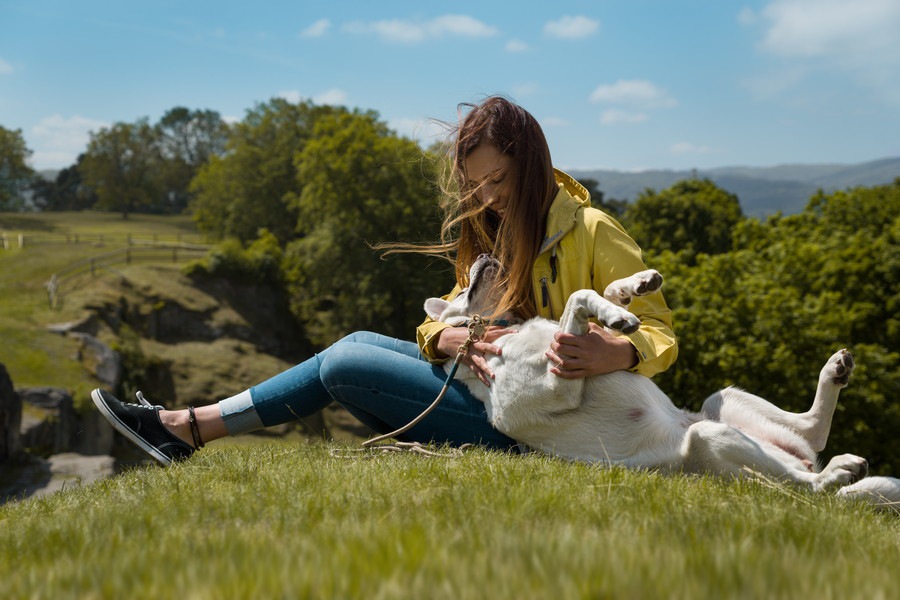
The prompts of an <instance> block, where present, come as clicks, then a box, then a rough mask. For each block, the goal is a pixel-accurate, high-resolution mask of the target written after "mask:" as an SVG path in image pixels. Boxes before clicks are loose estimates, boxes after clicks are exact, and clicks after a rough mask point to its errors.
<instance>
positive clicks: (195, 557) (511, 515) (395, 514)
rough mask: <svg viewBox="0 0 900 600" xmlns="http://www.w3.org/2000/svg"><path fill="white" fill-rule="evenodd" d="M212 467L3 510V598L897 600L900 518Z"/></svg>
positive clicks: (643, 487) (805, 499) (646, 484)
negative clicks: (790, 599)
mask: <svg viewBox="0 0 900 600" xmlns="http://www.w3.org/2000/svg"><path fill="white" fill-rule="evenodd" d="M331 447H332V446H329V445H327V444H312V445H303V444H298V443H296V442H294V443H287V442H268V443H259V444H253V445H228V446H218V447H215V445H214V446H213V447H212V448H208V449H207V450H205V451H204V452H202V453H201V454H198V455H197V456H195V457H194V458H192V459H191V460H190V461H188V462H187V463H183V464H179V465H176V466H174V467H172V468H162V467H157V466H148V467H139V468H135V469H133V470H131V471H129V472H127V473H125V474H123V475H120V476H117V477H114V478H111V479H108V480H104V481H101V482H98V483H96V484H94V485H91V486H86V487H79V488H72V489H68V490H65V491H63V492H61V493H58V494H56V495H54V496H51V497H48V498H45V499H38V500H25V501H21V502H16V503H10V504H7V505H5V506H3V507H0V597H3V598H53V599H58V598H175V597H179V598H692V599H695V598H816V599H817V600H820V599H828V598H835V599H846V598H896V597H897V593H898V590H897V585H898V579H897V574H898V565H900V518H898V517H897V516H896V515H893V514H888V513H882V514H879V513H875V512H874V511H872V510H871V509H869V508H868V507H865V506H862V505H859V504H852V503H845V502H842V501H840V500H838V499H837V498H835V497H832V496H813V495H812V494H808V493H801V492H797V491H795V490H789V489H785V488H781V487H778V486H773V485H770V484H765V483H759V482H754V481H724V480H719V479H713V478H699V477H686V476H663V475H659V474H654V473H641V472H633V471H626V470H624V469H604V468H600V467H593V466H587V465H582V464H572V463H567V462H564V461H560V460H556V459H551V458H547V457H543V456H538V455H527V456H524V457H522V456H511V455H506V454H501V453H492V452H487V451H482V450H474V451H471V452H469V453H467V454H465V455H464V456H462V457H458V458H426V457H422V456H416V455H387V456H377V457H372V458H368V459H366V458H357V459H347V458H341V457H335V456H332V455H331V454H330V453H329V448H331Z"/></svg>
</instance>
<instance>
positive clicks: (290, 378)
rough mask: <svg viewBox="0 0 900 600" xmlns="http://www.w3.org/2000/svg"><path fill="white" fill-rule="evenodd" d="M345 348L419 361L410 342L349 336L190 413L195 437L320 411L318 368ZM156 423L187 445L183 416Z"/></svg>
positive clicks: (327, 399)
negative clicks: (353, 346)
mask: <svg viewBox="0 0 900 600" xmlns="http://www.w3.org/2000/svg"><path fill="white" fill-rule="evenodd" d="M344 344H356V345H361V346H365V347H367V348H370V349H375V348H377V349H378V350H380V351H382V352H383V353H384V356H392V355H397V356H403V357H406V358H409V359H410V360H417V361H418V360H420V356H421V355H420V354H419V350H418V347H417V346H416V345H415V344H414V343H412V342H405V341H402V340H398V339H395V338H391V337H387V336H384V335H380V334H377V333H371V332H367V331H361V332H357V333H353V334H350V335H348V336H346V337H344V338H343V339H341V340H339V341H338V342H336V343H335V344H334V345H332V346H330V347H329V348H327V349H325V350H323V351H322V352H320V353H318V354H316V355H314V356H312V357H310V358H309V359H307V360H305V361H304V362H302V363H300V364H298V365H296V366H294V367H292V368H290V369H287V370H286V371H283V372H281V373H279V374H278V375H275V376H273V377H272V378H270V379H268V380H266V381H264V382H262V383H260V384H258V385H256V386H253V387H251V388H249V389H247V390H244V391H243V392H241V393H240V394H237V395H236V396H232V397H231V398H227V399H225V400H222V401H221V402H218V403H216V404H211V405H208V406H202V407H200V408H197V409H195V414H196V419H197V425H198V427H199V431H200V437H201V438H202V439H203V441H204V442H208V441H211V440H215V439H218V438H220V437H224V436H226V435H237V434H240V433H246V432H249V431H254V430H256V429H261V428H263V427H271V426H273V425H278V424H281V423H287V422H290V421H296V420H298V419H303V418H305V417H308V416H310V415H312V414H314V413H316V412H317V411H319V410H321V409H323V408H325V407H326V406H328V405H329V404H330V403H331V402H332V400H333V398H332V396H331V394H330V393H329V391H328V390H327V389H326V388H325V386H324V385H323V384H322V381H321V378H320V368H321V364H322V362H323V361H324V360H326V359H327V357H328V356H330V355H331V354H332V353H333V352H334V351H335V349H337V348H340V347H342V346H343V345H344ZM420 362H421V361H420ZM423 364H425V365H427V364H428V363H423ZM363 371H365V368H364V367H363ZM363 377H365V375H363ZM426 406H427V405H426ZM160 419H161V420H162V422H163V424H165V425H166V427H167V428H168V429H169V430H170V431H171V432H172V433H173V434H175V435H176V436H178V437H179V438H181V439H182V440H184V441H185V442H188V443H191V441H192V440H191V430H190V424H189V421H188V412H187V411H186V410H178V411H162V412H161V413H160Z"/></svg>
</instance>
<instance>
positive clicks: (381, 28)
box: [342, 15, 498, 44]
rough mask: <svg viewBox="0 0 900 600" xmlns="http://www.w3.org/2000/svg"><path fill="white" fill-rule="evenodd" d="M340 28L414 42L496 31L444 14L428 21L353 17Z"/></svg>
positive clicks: (388, 38)
mask: <svg viewBox="0 0 900 600" xmlns="http://www.w3.org/2000/svg"><path fill="white" fill-rule="evenodd" d="M342 29H343V30H344V31H346V32H348V33H354V34H373V35H375V36H377V37H379V38H381V39H382V40H384V41H387V42H393V43H400V44H417V43H420V42H423V41H425V40H428V39H432V38H442V37H446V36H459V37H469V38H477V37H490V36H493V35H496V34H497V33H498V31H497V29H496V28H495V27H492V26H490V25H487V24H486V23H483V22H482V21H479V20H478V19H474V18H472V17H469V16H467V15H443V16H440V17H436V18H434V19H431V20H430V21H410V20H404V19H391V20H382V21H371V22H363V21H354V22H352V23H347V24H345V25H344V26H343V28H342Z"/></svg>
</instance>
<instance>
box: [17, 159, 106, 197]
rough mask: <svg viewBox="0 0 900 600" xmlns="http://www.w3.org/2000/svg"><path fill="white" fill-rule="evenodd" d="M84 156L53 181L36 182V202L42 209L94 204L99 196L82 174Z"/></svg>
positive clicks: (42, 180) (58, 174)
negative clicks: (86, 182) (90, 187)
mask: <svg viewBox="0 0 900 600" xmlns="http://www.w3.org/2000/svg"><path fill="white" fill-rule="evenodd" d="M84 157H85V155H84V154H80V155H79V156H78V160H77V162H76V163H75V164H74V165H72V166H69V167H66V168H65V169H63V170H62V171H60V172H59V173H57V175H56V179H54V180H53V181H46V180H44V179H40V180H38V181H37V182H35V184H34V187H33V188H32V189H33V190H34V202H35V204H36V206H37V207H38V208H39V209H40V210H51V211H53V210H85V209H88V208H91V207H93V206H94V204H95V203H96V202H97V197H96V195H94V194H93V192H92V191H91V190H90V189H89V188H88V187H87V186H86V185H85V184H84V179H83V177H82V175H81V169H82V165H83V163H84Z"/></svg>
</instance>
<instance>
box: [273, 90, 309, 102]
mask: <svg viewBox="0 0 900 600" xmlns="http://www.w3.org/2000/svg"><path fill="white" fill-rule="evenodd" d="M276 96H278V97H279V98H281V99H282V100H287V101H288V102H290V103H291V104H297V103H299V102H301V101H302V100H303V94H301V93H300V92H298V91H297V90H285V91H283V92H278V93H277V94H276Z"/></svg>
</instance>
